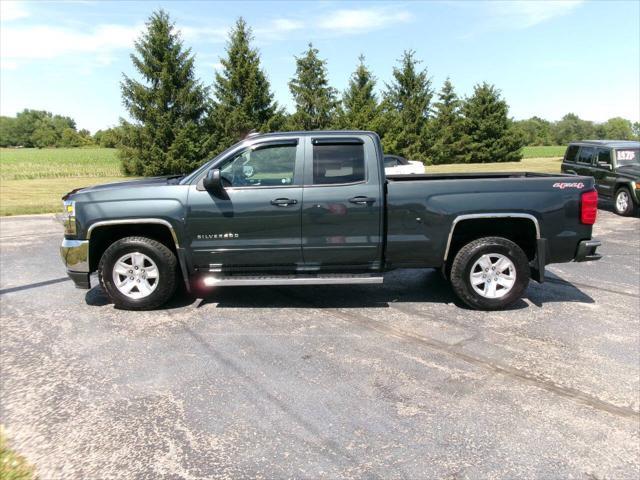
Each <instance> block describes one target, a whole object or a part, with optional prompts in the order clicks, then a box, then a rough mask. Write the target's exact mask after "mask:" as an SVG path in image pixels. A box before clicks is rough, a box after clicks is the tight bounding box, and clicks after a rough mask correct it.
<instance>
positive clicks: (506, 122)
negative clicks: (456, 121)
mask: <svg viewBox="0 0 640 480" xmlns="http://www.w3.org/2000/svg"><path fill="white" fill-rule="evenodd" d="M508 112H509V107H508V105H507V102H505V101H504V100H503V99H502V98H501V96H500V91H499V90H497V89H496V88H495V87H494V86H493V85H489V84H488V83H486V82H485V83H483V84H481V85H476V86H475V87H474V91H473V95H472V96H471V97H470V98H468V99H467V100H466V101H465V102H464V104H463V106H462V114H463V117H464V121H463V124H464V131H465V133H466V134H467V135H468V136H469V151H470V158H469V161H470V162H472V163H488V162H517V161H520V160H521V159H522V152H521V149H522V147H523V145H524V142H523V138H522V136H521V135H520V133H519V132H518V131H517V130H516V129H515V128H513V125H512V121H511V120H510V119H509V118H508V116H507V114H508Z"/></svg>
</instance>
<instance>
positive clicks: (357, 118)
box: [336, 55, 380, 131]
mask: <svg viewBox="0 0 640 480" xmlns="http://www.w3.org/2000/svg"><path fill="white" fill-rule="evenodd" d="M358 60H359V61H360V63H359V64H358V67H357V68H356V70H355V71H354V72H353V73H352V74H351V78H350V79H349V87H348V88H347V90H345V91H344V93H343V94H342V108H341V109H340V111H339V114H338V120H337V125H336V126H337V127H338V128H342V129H352V130H374V131H375V130H377V129H378V127H379V125H378V120H379V114H380V107H379V105H378V98H377V96H376V94H375V93H374V91H373V90H374V88H375V86H376V79H375V77H374V76H373V74H372V73H371V71H370V70H369V69H368V68H367V66H366V65H365V64H364V56H363V55H360V57H359V58H358Z"/></svg>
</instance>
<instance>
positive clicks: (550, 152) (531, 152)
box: [522, 145, 567, 158]
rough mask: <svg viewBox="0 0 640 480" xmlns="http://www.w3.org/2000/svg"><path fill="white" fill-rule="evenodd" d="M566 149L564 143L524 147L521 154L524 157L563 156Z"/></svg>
mask: <svg viewBox="0 0 640 480" xmlns="http://www.w3.org/2000/svg"><path fill="white" fill-rule="evenodd" d="M566 149H567V146H566V145H551V146H536V147H524V148H523V149H522V155H523V156H524V158H546V157H563V156H564V151H565V150H566Z"/></svg>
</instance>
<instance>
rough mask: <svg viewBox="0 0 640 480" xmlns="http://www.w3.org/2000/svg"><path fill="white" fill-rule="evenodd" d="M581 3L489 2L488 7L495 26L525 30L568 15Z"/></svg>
mask: <svg viewBox="0 0 640 480" xmlns="http://www.w3.org/2000/svg"><path fill="white" fill-rule="evenodd" d="M581 3H583V0H555V1H552V0H527V1H523V0H520V1H513V0H511V1H498V2H488V3H487V4H486V5H487V6H488V8H489V12H490V15H491V16H492V17H493V18H492V20H493V23H494V26H496V27H509V28H514V29H523V28H529V27H533V26H534V25H538V24H539V23H542V22H546V21H547V20H551V19H552V18H556V17H560V16H562V15H566V14H568V13H570V12H571V11H573V10H574V9H575V8H577V7H578V6H579V5H580V4H581Z"/></svg>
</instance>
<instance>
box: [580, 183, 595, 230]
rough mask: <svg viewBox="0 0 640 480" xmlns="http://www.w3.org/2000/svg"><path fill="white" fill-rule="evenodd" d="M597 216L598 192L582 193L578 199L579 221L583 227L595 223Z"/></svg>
mask: <svg viewBox="0 0 640 480" xmlns="http://www.w3.org/2000/svg"><path fill="white" fill-rule="evenodd" d="M597 215H598V192H596V191H595V190H591V191H589V192H584V193H583V194H582V197H581V198H580V221H581V222H582V223H584V224H585V225H593V224H594V223H596V217H597Z"/></svg>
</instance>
